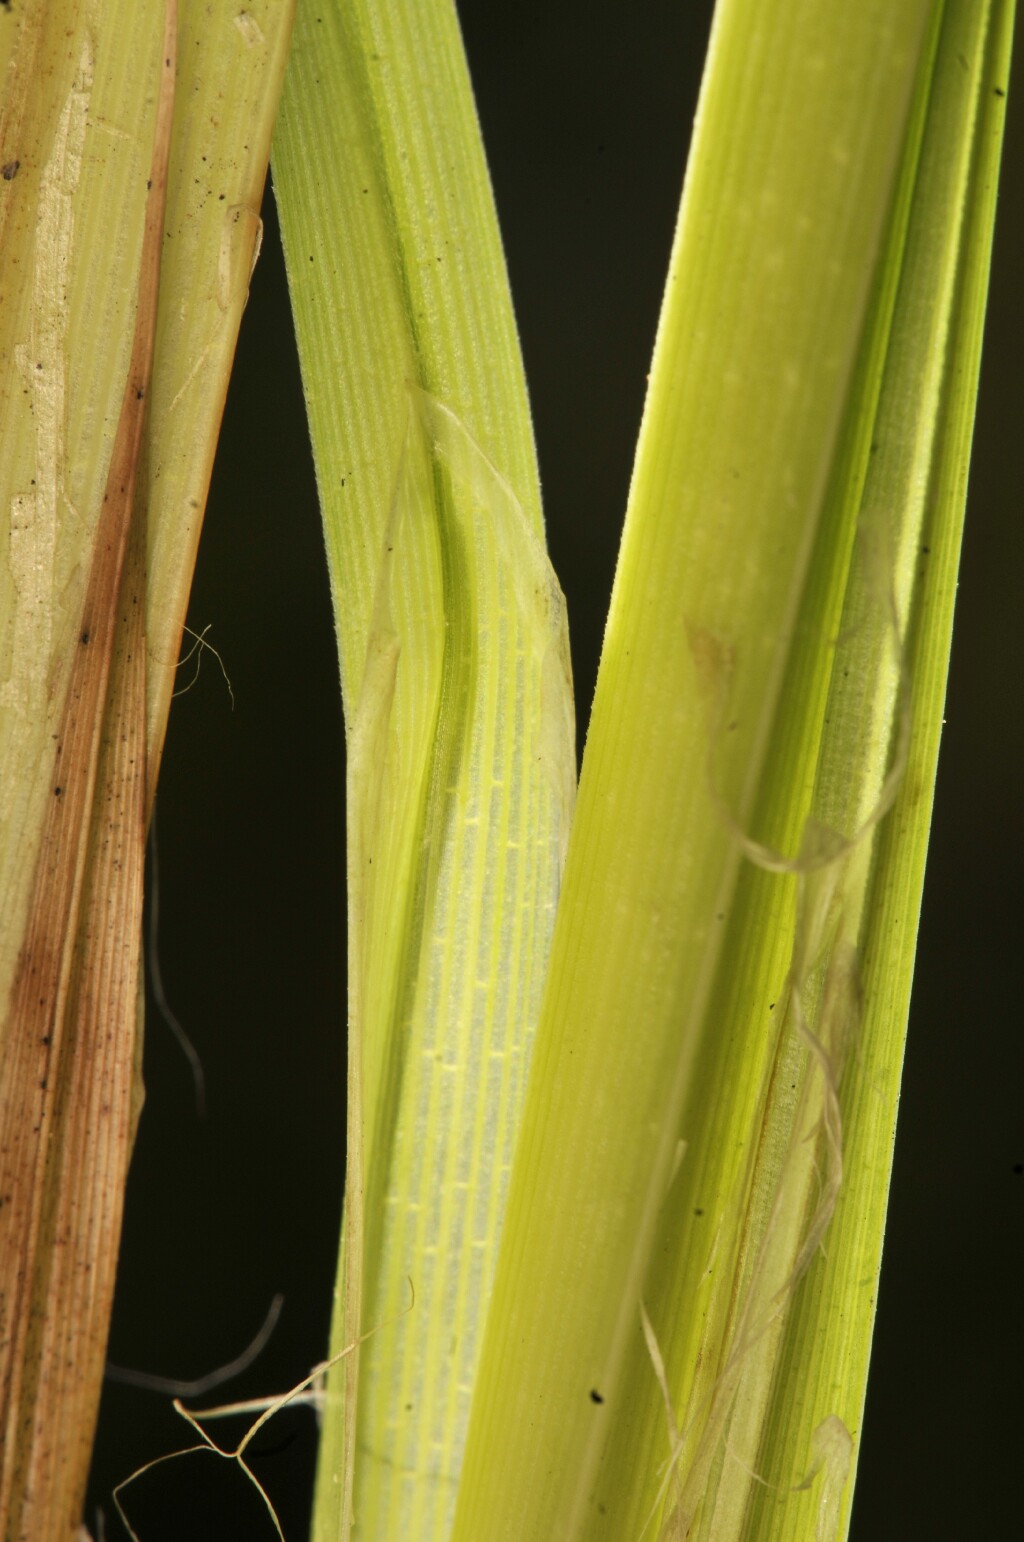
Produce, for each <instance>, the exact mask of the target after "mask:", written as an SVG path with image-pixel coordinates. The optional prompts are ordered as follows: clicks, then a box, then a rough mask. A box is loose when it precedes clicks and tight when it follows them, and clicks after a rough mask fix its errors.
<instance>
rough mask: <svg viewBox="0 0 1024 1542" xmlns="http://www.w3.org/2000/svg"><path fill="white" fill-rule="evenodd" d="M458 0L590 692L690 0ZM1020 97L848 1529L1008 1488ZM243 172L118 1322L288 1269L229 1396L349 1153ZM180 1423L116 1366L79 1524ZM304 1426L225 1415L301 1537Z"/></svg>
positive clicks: (682, 81) (209, 1529) (252, 1521)
mask: <svg viewBox="0 0 1024 1542" xmlns="http://www.w3.org/2000/svg"><path fill="white" fill-rule="evenodd" d="M460 10H461V14H462V18H463V25H464V30H465V34H466V43H467V48H468V52H469V57H470V64H471V68H472V71H473V77H474V82H475V85H476V90H477V95H478V102H479V108H480V114H481V118H482V121H483V130H484V138H485V142H486V144H487V146H488V153H489V157H490V163H491V168H492V174H493V177H494V182H495V188H496V194H497V201H498V208H499V212H500V216H501V222H502V229H503V232H504V237H505V242H506V249H507V254H508V262H509V267H510V270H511V280H512V289H513V293H514V295H515V298H516V306H517V313H518V318H519V324H520V329H521V334H522V343H523V349H524V352H525V357H526V368H527V375H528V378H529V381H530V390H531V396H532V403H533V411H534V418H535V425H536V431H537V438H538V443H539V451H540V462H541V471H542V477H543V484H544V493H545V505H546V511H547V519H548V531H549V539H550V546H551V551H552V555H553V559H554V563H555V566H556V568H557V570H558V572H559V574H560V575H561V579H562V583H563V585H564V587H565V590H566V594H567V597H568V603H569V613H570V624H571V628H572V641H573V655H574V667H575V673H576V682H577V691H578V698H577V699H578V703H579V716H580V718H581V720H582V721H583V722H585V720H586V716H587V712H588V709H589V701H590V697H591V692H592V689H593V680H594V674H595V670H596V662H597V654H598V649H599V646H600V639H601V630H602V625H603V618H604V614H605V610H606V606H607V599H608V593H609V590H610V585H611V579H612V570H613V564H614V559H615V551H616V544H617V540H618V532H619V528H620V524H621V518H622V511H623V508H624V504H625V497H626V490H627V483H628V477H629V471H630V465H631V459H632V452H633V446H634V443H635V438H636V432H637V427H638V424H639V419H640V411H641V406H642V401H643V392H644V384H645V374H646V371H647V368H648V361H649V356H650V350H651V345H652V342H653V337H654V329H655V324H656V319H657V313H658V305H659V300H660V293H661V286H662V283H663V279H664V273H665V267H666V262H667V257H668V251H669V243H670V239H671V234H672V228H673V222H674V218H675V214H676V208H677V202H678V194H679V188H680V183H681V177H682V171H683V166H684V160H685V153H686V145H687V137H688V132H689V124H690V120H691V117H692V112H693V106H694V102H695V99H696V92H697V88H698V84H699V75H700V69H701V64H702V60H703V54H704V47H705V43H706V37H707V27H708V22H709V16H710V5H709V4H708V3H706V0H700V3H692V4H689V5H683V4H679V3H673V4H670V3H668V0H641V3H635V4H634V5H633V6H631V7H629V8H626V7H619V6H616V7H613V6H610V5H603V4H595V3H593V0H591V3H590V4H582V3H576V0H558V3H555V4H551V3H549V4H543V5H542V4H539V3H538V4H536V5H525V4H514V3H509V4H507V5H505V6H503V7H497V6H494V5H486V4H484V3H483V0H475V3H472V4H470V3H464V4H463V5H462V6H461V7H460ZM627 16H628V24H627V21H626V18H627ZM1022 85H1024V80H1022V79H1021V72H1020V71H1019V70H1018V72H1017V88H1018V90H1019V89H1020V87H1021V86H1022ZM1013 98H1014V93H1013V91H1011V93H1010V121H1009V132H1008V140H1007V154H1006V162H1007V168H1008V174H1007V175H1005V176H1004V179H1003V193H1002V202H1001V207H1000V216H999V228H998V232H997V242H996V253H995V269H994V276H993V287H992V301H991V311H990V316H989V325H988V335H987V341H986V345H985V359H984V370H983V377H982V387H981V401H980V408H979V419H978V428H977V434H976V440H975V450H974V461H973V470H972V478H971V489H970V499H969V509H968V519H967V535H966V545H965V551H964V561H963V571H962V584H961V591H960V608H959V615H958V622H957V630H956V644H955V648H954V653H953V667H952V677H951V683H950V694H949V703H948V726H947V728H946V732H945V738H944V744H943V752H942V760H941V765H940V774H939V785H938V802H937V810H936V820H935V829H934V835H933V839H932V849H931V858H930V862H931V865H930V870H929V878H928V886H927V890H926V895H925V906H924V917H923V925H922V933H921V943H920V951H919V958H918V971H917V984H916V992H915V997H914V1003H913V1008H912V1013H911V1026H910V1038H909V1048H908V1056H907V1066H906V1079H905V1091H904V1095H903V1100H902V1107H901V1113H900V1127H899V1135H898V1139H897V1147H896V1165H895V1173H894V1179H893V1191H892V1205H891V1213H890V1223H889V1231H888V1238H887V1243H886V1255H885V1266H884V1271H883V1284H882V1292H881V1299H880V1307H879V1316H878V1326H877V1333H876V1339H875V1354H874V1362H873V1369H872V1379H871V1388H870V1393H869V1398H868V1408H867V1418H866V1425H865V1434H864V1443H863V1447H862V1452H861V1457H860V1470H859V1481H858V1488H857V1499H856V1507H855V1511H854V1522H853V1530H852V1537H853V1538H854V1539H855V1542H871V1539H882V1542H886V1539H890V1538H892V1539H908V1542H915V1539H925V1538H928V1539H932V1538H936V1537H951V1538H952V1537H956V1538H965V1539H966V1538H986V1539H995V1538H1002V1537H1004V1536H1005V1537H1009V1536H1011V1535H1013V1534H1015V1533H1016V1529H1017V1524H1019V1513H1020V1512H1019V1503H1018V1494H1019V1476H1018V1473H1019V1460H1020V1416H1019V1411H1018V1409H1017V1406H1016V1405H1017V1397H1018V1392H1017V1389H1018V1386H1019V1383H1020V1377H1021V1369H1022V1367H1021V1357H1020V1338H1019V1318H1020V1311H1021V1273H1022V1271H1021V1264H1022V1261H1024V1259H1022V1252H1024V1250H1022V1246H1021V1236H1022V1226H1021V1211H1022V1207H1024V1177H1022V1175H1021V1164H1022V1163H1024V1117H1022V1116H1024V1109H1022V1085H1024V1082H1022V1074H1021V1073H1022V1069H1024V1068H1022V1063H1021V1062H1022V1055H1021V1034H1020V1027H1019V1015H1020V1014H1019V1009H1018V1008H1017V1005H1016V999H1015V998H1016V994H1017V992H1016V963H1017V959H1018V956H1019V949H1020V920H1021V859H1022V844H1024V843H1022V830H1021V799H1020V768H1021V751H1022V744H1021V711H1020V673H1021V659H1022V650H1021V607H1020V600H1019V591H1020V576H1021V555H1022V553H1021V544H1022V542H1021V522H1020V518H1019V504H1020V499H1021V491H1022V478H1021V453H1020V449H1021V424H1022V422H1024V388H1022V375H1021V368H1020V350H1021V345H1022V341H1024V328H1022V325H1021V319H1022V318H1021V295H1020V285H1019V271H1020V251H1021V233H1022V219H1024V209H1022V199H1021V176H1020V168H1021V166H1022V165H1024V144H1022V120H1021V114H1020V112H1019V107H1018V104H1017V103H1016V102H1015V101H1014V99H1013ZM267 205H268V207H267V208H266V209H265V211H264V212H265V217H266V226H267V228H266V239H265V241H264V246H263V255H262V257H261V260H260V262H259V265H258V267H257V270H256V274H255V277H254V280H253V285H252V296H251V301H250V304H249V308H248V311H247V313H246V316H245V319H244V322H243V326H242V334H241V339H240V342H239V350H238V368H237V370H236V373H235V378H234V381H233V384H232V387H231V393H230V396H229V400H228V406H227V412H226V416H225V421H224V431H223V436H222V441H221V448H220V452H219V456H218V461H217V466H216V470H215V473H214V479H213V487H212V490H211V495H210V502H209V509H208V513H207V522H206V530H205V534H204V537H203V544H202V548H201V551H200V555H199V566H198V571H197V574H196V581H195V588H194V595H193V601H192V607H191V613H190V622H191V625H192V626H193V627H194V628H196V629H197V630H201V629H202V628H203V627H205V626H207V625H208V624H209V625H210V626H211V631H210V633H209V640H210V641H211V642H212V643H213V644H215V645H216V647H217V648H219V649H220V651H221V654H222V656H223V659H224V662H225V665H226V668H227V671H228V674H229V675H230V679H231V684H232V688H233V693H234V707H232V704H231V700H230V698H229V694H228V691H227V688H226V686H225V683H224V680H223V678H222V677H221V674H220V672H219V670H218V668H217V665H216V661H215V660H213V659H212V658H211V657H210V656H209V655H207V656H206V658H205V659H204V660H203V661H202V668H201V670H200V671H199V673H198V678H197V679H196V682H195V684H194V686H193V687H192V689H191V690H190V691H189V692H188V693H187V694H185V695H183V696H181V698H180V699H179V700H177V701H176V702H175V704H174V708H173V711H172V713H171V723H170V732H169V737H168V741H167V752H166V757H165V761H164V767H163V772H162V777H161V784H160V796H159V800H158V820H157V833H158V842H159V905H160V917H159V928H158V931H159V955H160V961H161V964H162V970H163V976H164V980H165V983H166V988H167V992H168V996H169V999H170V1001H171V1003H172V1004H173V1007H174V1010H175V1011H176V1013H177V1014H178V1016H179V1017H180V1019H181V1020H182V1022H183V1023H184V1024H185V1026H186V1027H187V1030H188V1033H189V1035H190V1037H191V1039H192V1041H193V1043H194V1044H195V1046H196V1049H197V1051H198V1052H199V1054H200V1056H201V1058H202V1063H203V1065H204V1067H205V1073H206V1081H207V1096H208V1114H207V1117H206V1119H205V1120H203V1121H200V1120H198V1119H197V1117H196V1112H195V1107H194V1099H193V1093H192V1088H191V1083H190V1077H189V1072H188V1069H187V1066H186V1063H185V1061H184V1060H183V1058H182V1056H181V1053H180V1051H179V1050H178V1049H177V1047H176V1046H175V1044H174V1042H173V1039H172V1037H171V1035H170V1033H169V1032H168V1030H167V1028H166V1027H165V1026H164V1024H163V1023H162V1022H161V1021H160V1020H159V1018H158V1017H157V1015H156V1014H155V1013H154V1012H153V1011H151V1012H150V1014H149V1022H148V1027H147V1043H146V1081H147V1088H148V1101H147V1105H146V1110H145V1114H144V1116H143V1120H142V1126H141V1131H140V1137H139V1142H138V1147H137V1151H136V1155H135V1160H134V1165H133V1168H132V1173H131V1179H130V1184H129V1193H128V1204H127V1213H126V1221H125V1234H124V1246H123V1254H122V1262H121V1272H120V1277H119V1286H118V1299H117V1304H116V1310H115V1316H114V1323H113V1330H112V1335H111V1345H110V1357H111V1359H112V1360H113V1361H115V1362H117V1363H119V1364H123V1365H129V1366H134V1367H138V1368H144V1369H147V1370H150V1371H153V1372H159V1373H162V1374H165V1375H175V1376H181V1377H193V1376H198V1375H200V1374H202V1373H204V1372H205V1371H208V1370H210V1369H212V1368H213V1367H215V1366H217V1365H219V1364H222V1363H223V1362H225V1361H227V1360H230V1359H231V1358H232V1357H233V1356H234V1355H235V1354H236V1353H237V1352H238V1351H239V1350H240V1349H241V1348H242V1347H243V1346H244V1345H245V1343H246V1342H247V1340H248V1339H249V1338H250V1336H251V1335H252V1334H254V1333H255V1332H256V1330H257V1328H258V1327H259V1325H260V1322H261V1321H262V1319H263V1317H264V1314H265V1313H266V1311H267V1308H268V1306H269V1304H270V1301H271V1298H272V1297H273V1296H274V1294H275V1293H276V1292H283V1294H284V1296H285V1305H284V1310H283V1314H282V1317H281V1321H280V1324H279V1326H278V1328H277V1331H276V1333H275V1335H274V1336H273V1339H272V1341H271V1343H270V1344H269V1346H268V1347H267V1349H266V1350H265V1351H264V1353H263V1355H262V1356H261V1358H260V1360H259V1362H258V1364H257V1365H256V1366H254V1367H253V1368H252V1369H250V1370H249V1371H248V1372H247V1373H246V1374H245V1375H244V1376H242V1377H241V1378H239V1379H238V1381H237V1382H234V1383H232V1384H231V1386H230V1387H229V1388H226V1389H225V1390H224V1392H223V1393H222V1394H220V1396H223V1397H244V1396H258V1395H261V1394H265V1393H267V1392H268V1391H278V1390H284V1389H285V1388H287V1387H288V1386H290V1385H292V1384H293V1383H294V1382H296V1381H297V1380H298V1379H299V1378H300V1377H301V1376H303V1375H304V1374H305V1373H306V1371H307V1370H308V1369H309V1367H310V1366H311V1365H312V1364H313V1363H314V1362H315V1361H316V1360H317V1359H318V1358H320V1357H321V1356H322V1354H323V1352H324V1346H325V1343H326V1334H327V1323H328V1317H329V1302H330V1294H331V1288H332V1280H333V1273H334V1262H335V1246H336V1237H337V1228H338V1221H339V1214H340V1204H341V1186H342V1162H343V1089H344V1061H343V1053H344V1050H343V1024H344V895H343V885H342V873H343V843H342V831H343V813H342V803H341V796H342V777H343V772H342V725H341V718H340V705H339V693H338V689H337V684H336V678H337V677H336V664H335V658H334V642H333V632H332V625H331V617H330V610H329V601H328V590H327V580H326V574H325V569H324V560H323V555H322V550H321V544H320V533H319V523H318V519H319V516H318V512H317V505H316V499H315V490H314V483H313V474H312V467H311V461H310V454H309V448H308V443H307V437H306V429H305V420H304V415H303V406H302V398H301V391H300V385H299V377H298V368H297V363H296V358H295V351H294V344H293V341H292V336H291V326H290V319H289V315H288V309H287V295H286V291H285V284H284V273H283V267H282V261H281V256H280V250H279V246H278V242H277V232H276V224H275V219H274V211H273V207H272V201H271V199H270V197H269V195H268V199H267ZM182 673H183V676H187V675H188V674H189V669H188V668H187V667H186V669H185V670H183V672H182ZM238 1433H239V1434H240V1433H241V1430H239V1432H238ZM224 1438H225V1440H226V1439H227V1438H228V1437H227V1431H226V1430H225V1433H224ZM234 1438H236V1439H237V1438H238V1436H237V1435H236V1436H235V1437H234ZM189 1443H191V1437H190V1432H189V1431H188V1430H187V1429H186V1428H185V1426H184V1425H182V1424H180V1422H179V1421H177V1420H176V1419H175V1418H174V1416H173V1414H172V1413H171V1412H170V1411H169V1409H168V1406H167V1399H166V1398H160V1397H157V1396H155V1395H154V1394H152V1393H146V1392H141V1391H137V1390H132V1389H127V1388H123V1387H115V1386H108V1389H107V1391H106V1393H105V1395H104V1400H103V1406H102V1410H101V1420H100V1433H99V1443H98V1447H97V1456H96V1463H95V1470H94V1475H93V1484H92V1488H91V1495H90V1508H89V1511H88V1514H87V1517H86V1518H87V1521H88V1523H89V1525H90V1528H91V1529H92V1530H93V1533H94V1535H96V1533H97V1528H98V1518H97V1515H96V1508H95V1507H96V1506H97V1505H99V1506H101V1507H102V1509H103V1510H104V1511H105V1512H106V1535H107V1537H108V1538H114V1537H117V1536H120V1535H123V1533H122V1531H121V1528H120V1523H119V1522H118V1521H117V1520H116V1518H115V1517H114V1515H113V1507H112V1505H111V1503H110V1499H109V1495H110V1489H111V1487H112V1485H113V1483H115V1482H116V1481H118V1480H119V1479H121V1478H123V1477H125V1476H126V1475H127V1474H128V1473H129V1472H130V1471H131V1470H132V1469H133V1467H135V1466H137V1465H138V1464H140V1463H142V1462H144V1461H146V1460H148V1459H150V1458H151V1457H153V1456H155V1455H159V1454H161V1453H163V1452H166V1451H170V1450H173V1449H175V1447H176V1446H178V1445H187V1444H189ZM314 1445H315V1441H314V1423H313V1416H312V1414H311V1413H310V1412H309V1411H308V1410H298V1411H292V1412H288V1413H285V1414H283V1415H282V1416H281V1417H280V1418H279V1419H277V1420H275V1421H274V1423H273V1424H271V1425H270V1426H269V1427H268V1428H267V1429H266V1430H265V1431H263V1432H262V1433H261V1435H260V1436H259V1437H258V1438H257V1440H256V1441H255V1443H254V1446H253V1448H252V1465H253V1467H254V1470H256V1471H257V1473H258V1474H259V1476H260V1477H261V1479H262V1480H263V1481H264V1482H265V1484H266V1485H267V1488H268V1489H269V1490H270V1492H271V1493H272V1495H273V1497H274V1500H275V1503H276V1504H277V1506H278V1510H279V1513H280V1515H281V1519H282V1523H283V1525H284V1529H285V1533H286V1536H287V1537H288V1538H289V1542H300V1539H302V1538H304V1536H305V1530H306V1518H307V1514H308V1503H309V1492H310V1488H311V1482H312V1465H313V1456H314ZM128 1503H129V1505H130V1510H131V1514H132V1517H133V1520H134V1524H135V1525H136V1527H137V1529H138V1530H139V1533H140V1535H141V1537H142V1542H163V1539H170V1538H174V1539H176V1542H178V1539H182V1538H188V1539H194V1542H205V1539H208V1538H209V1539H213V1538H216V1539H218V1542H231V1539H235V1538H238V1539H246V1542H248V1539H252V1542H260V1539H261V1538H268V1539H269V1538H271V1537H272V1536H273V1531H272V1527H271V1526H270V1523H269V1521H268V1519H267V1517H266V1514H265V1512H263V1511H262V1507H261V1505H260V1502H259V1500H258V1499H257V1498H255V1497H254V1496H253V1495H252V1493H251V1492H250V1491H248V1490H247V1489H246V1486H245V1483H244V1480H243V1479H242V1478H241V1476H240V1475H239V1474H238V1472H237V1470H236V1469H235V1468H233V1467H231V1466H229V1465H228V1464H227V1463H218V1462H217V1461H216V1460H215V1459H214V1458H213V1457H212V1456H208V1455H207V1456H193V1457H190V1458H187V1459H186V1460H184V1461H183V1462H182V1463H180V1464H179V1465H174V1464H172V1465H170V1466H167V1467H164V1468H162V1469H158V1470H157V1471H156V1472H153V1473H151V1474H150V1475H148V1476H147V1477H145V1478H143V1479H142V1480H141V1481H140V1482H139V1483H138V1485H137V1486H136V1487H135V1488H134V1489H133V1490H131V1491H130V1493H129V1495H128ZM396 1542H400V1539H396ZM401 1542H405V1539H401ZM409 1542H417V1539H409ZM481 1542H486V1539H481ZM552 1542H557V1539H552Z"/></svg>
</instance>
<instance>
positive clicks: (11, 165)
mask: <svg viewBox="0 0 1024 1542" xmlns="http://www.w3.org/2000/svg"><path fill="white" fill-rule="evenodd" d="M20 165H21V162H20V161H8V162H7V164H6V166H5V167H4V168H3V170H2V171H0V176H2V177H3V179H4V181H5V182H13V181H14V179H15V177H16V176H17V175H18V167H19V166H20Z"/></svg>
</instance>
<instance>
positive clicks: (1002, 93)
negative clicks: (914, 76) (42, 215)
mask: <svg viewBox="0 0 1024 1542" xmlns="http://www.w3.org/2000/svg"><path fill="white" fill-rule="evenodd" d="M992 89H993V91H994V92H995V94H996V96H1005V95H1006V92H1005V91H1004V90H1003V88H1002V86H993V87H992ZM6 175H7V172H6V171H4V176H5V177H6Z"/></svg>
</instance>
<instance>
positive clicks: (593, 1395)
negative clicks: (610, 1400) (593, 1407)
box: [590, 1387, 604, 1403]
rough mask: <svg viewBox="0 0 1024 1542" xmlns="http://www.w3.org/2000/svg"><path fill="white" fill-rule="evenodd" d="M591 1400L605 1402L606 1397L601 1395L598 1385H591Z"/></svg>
mask: <svg viewBox="0 0 1024 1542" xmlns="http://www.w3.org/2000/svg"><path fill="white" fill-rule="evenodd" d="M590 1401H591V1402H592V1403H603V1402H604V1398H603V1397H602V1396H601V1394H600V1392H598V1390H597V1388H596V1387H591V1389H590Z"/></svg>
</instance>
